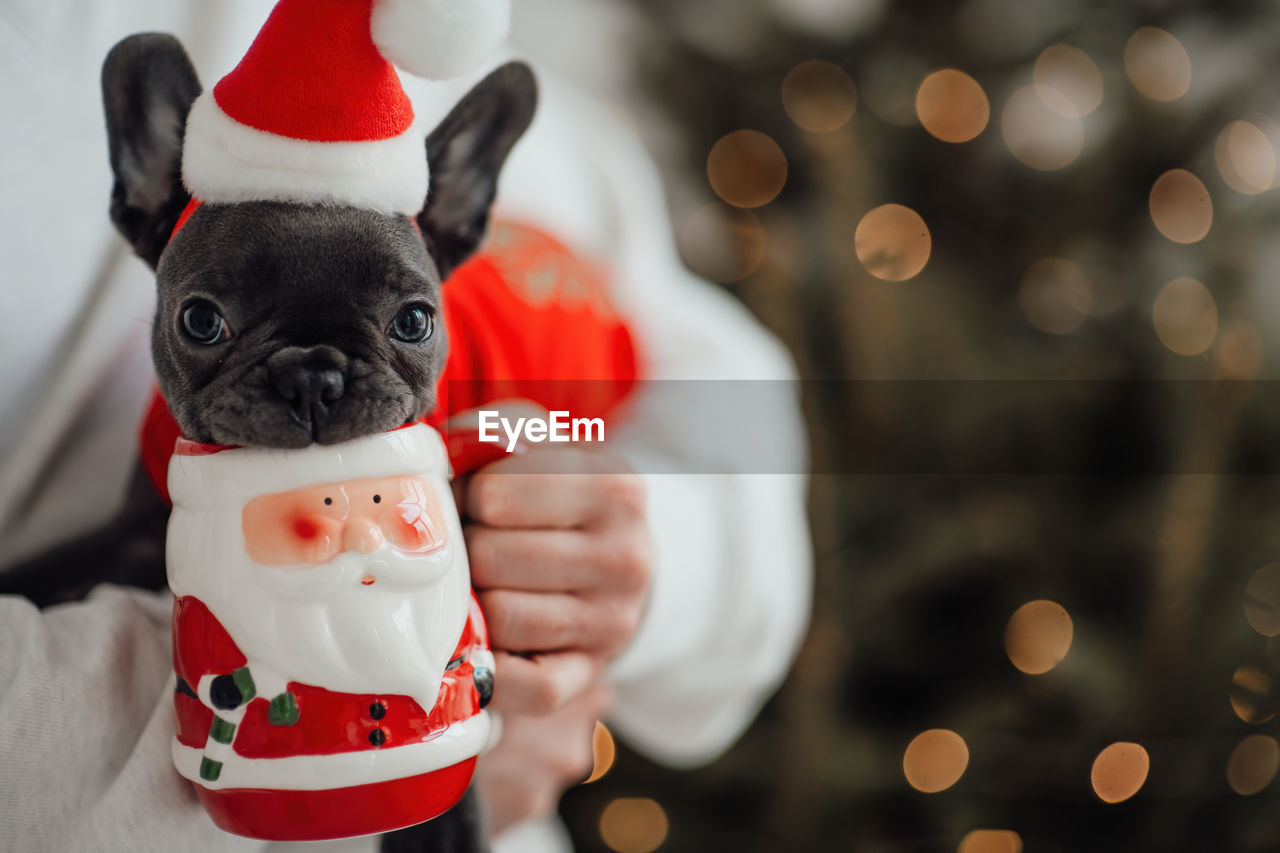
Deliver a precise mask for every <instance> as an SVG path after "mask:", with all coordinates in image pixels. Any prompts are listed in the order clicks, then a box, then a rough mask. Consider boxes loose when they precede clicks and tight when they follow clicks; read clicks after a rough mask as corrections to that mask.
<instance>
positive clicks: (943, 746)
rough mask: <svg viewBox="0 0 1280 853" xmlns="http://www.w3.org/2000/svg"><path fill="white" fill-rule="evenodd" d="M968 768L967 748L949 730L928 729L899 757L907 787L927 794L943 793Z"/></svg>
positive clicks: (960, 739)
mask: <svg viewBox="0 0 1280 853" xmlns="http://www.w3.org/2000/svg"><path fill="white" fill-rule="evenodd" d="M968 766H969V747H968V745H967V744H965V742H964V738H962V737H960V735H958V734H956V733H955V732H953V731H951V730H950V729H929V730H928V731H923V732H921V733H920V734H918V735H916V736H915V737H914V738H913V739H912V741H911V743H909V744H907V751H906V752H905V753H903V756H902V773H903V775H904V776H906V777H907V784H909V785H910V786H911V787H913V788H915V789H916V790H917V791H922V792H924V793H926V794H936V793H937V792H939V791H945V790H946V789H947V788H950V787H951V786H952V785H954V784H955V783H956V782H959V781H960V777H961V776H963V775H964V771H965V768H966V767H968Z"/></svg>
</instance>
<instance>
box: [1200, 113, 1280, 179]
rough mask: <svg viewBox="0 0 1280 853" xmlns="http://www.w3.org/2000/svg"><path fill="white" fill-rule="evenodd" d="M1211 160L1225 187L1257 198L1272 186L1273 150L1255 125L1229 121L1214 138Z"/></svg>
mask: <svg viewBox="0 0 1280 853" xmlns="http://www.w3.org/2000/svg"><path fill="white" fill-rule="evenodd" d="M1213 158H1214V160H1215V161H1217V164H1218V172H1219V174H1221V175H1222V180H1223V181H1225V182H1226V184H1227V186H1229V187H1231V189H1233V190H1235V191H1236V192H1240V193H1244V194H1245V195H1257V194H1258V193H1260V192H1265V191H1267V190H1269V189H1271V187H1272V186H1274V185H1275V181H1276V149H1275V147H1274V146H1273V145H1272V144H1271V140H1270V139H1269V138H1268V137H1267V135H1266V134H1265V133H1263V131H1262V129H1261V128H1259V127H1258V126H1257V125H1256V124H1253V123H1252V122H1248V121H1233V122H1232V123H1231V124H1229V125H1227V126H1226V127H1225V128H1223V131H1222V133H1220V134H1218V141H1217V143H1216V144H1215V145H1214V146H1213Z"/></svg>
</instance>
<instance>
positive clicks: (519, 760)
mask: <svg viewBox="0 0 1280 853" xmlns="http://www.w3.org/2000/svg"><path fill="white" fill-rule="evenodd" d="M608 700H609V692H608V690H607V689H606V688H603V687H599V686H597V687H594V688H591V689H590V690H588V691H587V692H585V693H582V694H581V695H579V696H578V697H577V698H575V699H572V700H570V701H569V702H568V703H567V704H565V705H564V706H563V707H561V708H559V709H558V710H556V711H553V712H551V713H550V714H546V715H545V716H541V717H536V718H535V717H528V716H523V715H519V714H514V715H510V716H506V717H504V718H503V731H502V740H500V741H499V742H498V744H497V746H495V747H494V748H493V749H491V750H490V751H488V752H486V753H484V754H483V755H481V756H480V761H479V763H478V764H477V765H476V784H477V785H479V788H480V795H481V800H482V802H484V804H485V807H486V808H487V809H488V814H489V830H490V832H492V833H493V835H495V836H496V835H500V834H502V832H503V831H504V830H506V829H508V828H510V827H511V826H514V825H515V824H517V823H521V822H522V821H526V820H536V819H539V818H544V817H547V816H549V815H551V814H552V813H553V812H554V811H555V810H556V805H557V803H559V802H560V795H561V794H563V793H564V790H565V789H566V788H568V787H570V786H571V785H575V784H577V783H578V782H581V781H582V780H583V779H585V778H587V775H588V774H590V773H591V769H592V766H593V755H592V749H591V743H592V738H593V736H594V733H595V723H596V720H597V719H599V718H600V716H601V715H602V714H603V713H604V711H605V707H606V705H607V704H608Z"/></svg>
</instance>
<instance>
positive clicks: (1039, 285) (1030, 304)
mask: <svg viewBox="0 0 1280 853" xmlns="http://www.w3.org/2000/svg"><path fill="white" fill-rule="evenodd" d="M1092 302H1093V294H1092V290H1091V288H1090V287H1089V279H1088V278H1086V277H1085V274H1084V270H1082V269H1080V267H1079V266H1078V265H1077V264H1074V263H1072V262H1071V261H1068V260H1066V259H1064V258H1042V259H1040V260H1038V261H1036V262H1035V263H1034V264H1032V265H1031V266H1030V267H1029V268H1028V269H1027V271H1026V273H1025V274H1024V275H1023V276H1022V285H1021V286H1020V287H1019V288H1018V304H1019V306H1020V307H1021V308H1022V313H1023V314H1025V315H1026V318H1027V321H1028V322H1029V323H1031V325H1032V326H1035V327H1036V328H1037V329H1039V330H1040V331H1042V332H1047V333H1049V334H1051V335H1067V334H1070V333H1071V332H1074V331H1075V330H1076V329H1078V328H1080V324H1081V323H1083V322H1084V318H1085V317H1086V316H1087V315H1088V314H1089V311H1090V309H1091V305H1092Z"/></svg>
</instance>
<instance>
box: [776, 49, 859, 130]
mask: <svg viewBox="0 0 1280 853" xmlns="http://www.w3.org/2000/svg"><path fill="white" fill-rule="evenodd" d="M857 105H858V90H857V88H856V87H855V86H854V85H853V80H852V78H850V77H849V75H848V73H847V72H846V71H845V70H844V69H843V68H841V67H840V66H839V65H836V64H835V63H833V62H827V61H825V60H822V59H810V60H808V61H807V62H801V63H800V64H799V65H797V66H796V67H795V68H792V69H791V71H790V72H788V74H787V76H786V78H785V79H784V80H783V81H782V107H783V109H785V110H786V111H787V115H788V116H790V117H791V120H792V121H793V122H795V123H796V124H797V125H798V126H799V127H802V128H804V129H805V130H810V131H813V132H815V133H827V132H829V131H832V130H839V129H840V128H842V127H844V126H845V125H846V124H848V123H849V120H850V119H851V118H853V114H854V112H855V110H856V109H857Z"/></svg>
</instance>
